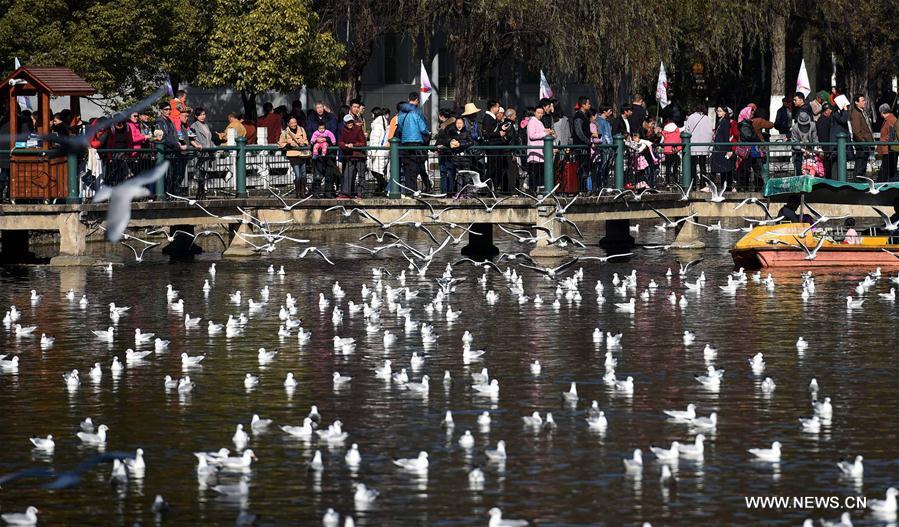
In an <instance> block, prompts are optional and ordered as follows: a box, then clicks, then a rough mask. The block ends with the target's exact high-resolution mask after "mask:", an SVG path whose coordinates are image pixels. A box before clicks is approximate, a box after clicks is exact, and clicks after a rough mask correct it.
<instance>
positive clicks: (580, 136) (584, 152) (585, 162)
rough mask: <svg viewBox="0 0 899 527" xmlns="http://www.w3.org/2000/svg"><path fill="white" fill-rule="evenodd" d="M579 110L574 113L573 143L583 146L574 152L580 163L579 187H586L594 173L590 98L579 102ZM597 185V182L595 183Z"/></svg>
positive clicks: (583, 98) (581, 99)
mask: <svg viewBox="0 0 899 527" xmlns="http://www.w3.org/2000/svg"><path fill="white" fill-rule="evenodd" d="M577 104H578V110H577V112H575V113H574V120H573V123H572V126H571V140H572V141H571V142H572V143H573V144H576V145H579V146H580V145H583V146H581V148H578V149H576V150H575V152H574V159H575V162H577V163H578V170H577V175H578V185H579V187H584V185H585V181H586V180H587V176H588V175H589V174H591V173H592V172H593V171H592V170H591V169H592V167H591V166H590V158H591V156H590V144H591V138H592V133H591V132H590V98H589V97H586V96H581V97H580V98H578V101H577ZM593 183H595V182H593Z"/></svg>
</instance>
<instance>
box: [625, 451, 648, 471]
mask: <svg viewBox="0 0 899 527" xmlns="http://www.w3.org/2000/svg"><path fill="white" fill-rule="evenodd" d="M623 461H624V470H625V471H627V472H642V471H643V451H642V450H640V449H639V448H635V449H634V454H633V457H630V458H624V460H623Z"/></svg>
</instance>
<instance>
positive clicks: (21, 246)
mask: <svg viewBox="0 0 899 527" xmlns="http://www.w3.org/2000/svg"><path fill="white" fill-rule="evenodd" d="M28 238H29V232H28V231H27V230H15V231H13V230H9V231H2V232H0V262H3V263H23V262H28V261H33V260H34V253H32V252H31V251H29V250H28Z"/></svg>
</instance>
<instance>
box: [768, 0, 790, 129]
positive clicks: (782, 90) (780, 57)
mask: <svg viewBox="0 0 899 527" xmlns="http://www.w3.org/2000/svg"><path fill="white" fill-rule="evenodd" d="M786 79H787V19H786V17H784V16H783V15H774V18H773V19H772V21H771V103H770V106H769V112H770V113H769V115H768V118H769V119H770V120H772V121H773V120H774V116H775V115H776V114H777V110H778V109H780V107H781V105H782V103H781V99H782V98H783V97H784V95H785V94H786V85H787V80H786Z"/></svg>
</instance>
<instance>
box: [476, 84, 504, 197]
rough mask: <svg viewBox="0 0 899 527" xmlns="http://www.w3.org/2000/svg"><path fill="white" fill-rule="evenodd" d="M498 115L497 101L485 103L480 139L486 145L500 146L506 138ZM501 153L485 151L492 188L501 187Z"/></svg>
mask: <svg viewBox="0 0 899 527" xmlns="http://www.w3.org/2000/svg"><path fill="white" fill-rule="evenodd" d="M499 113H500V105H499V101H496V100H489V101H487V111H486V112H484V120H483V121H481V137H482V138H483V140H484V143H486V144H488V145H498V144H501V143H502V142H503V141H504V140H505V137H506V131H505V130H503V129H502V128H500V126H499V124H500V123H499V120H498V119H497V115H498V114H499ZM502 156H503V153H502V152H499V151H497V150H488V151H487V179H490V180H492V181H493V186H494V188H498V187H502V186H503V181H502V173H501V172H502V166H503V164H504V161H505V160H504V159H503V157H502Z"/></svg>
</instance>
